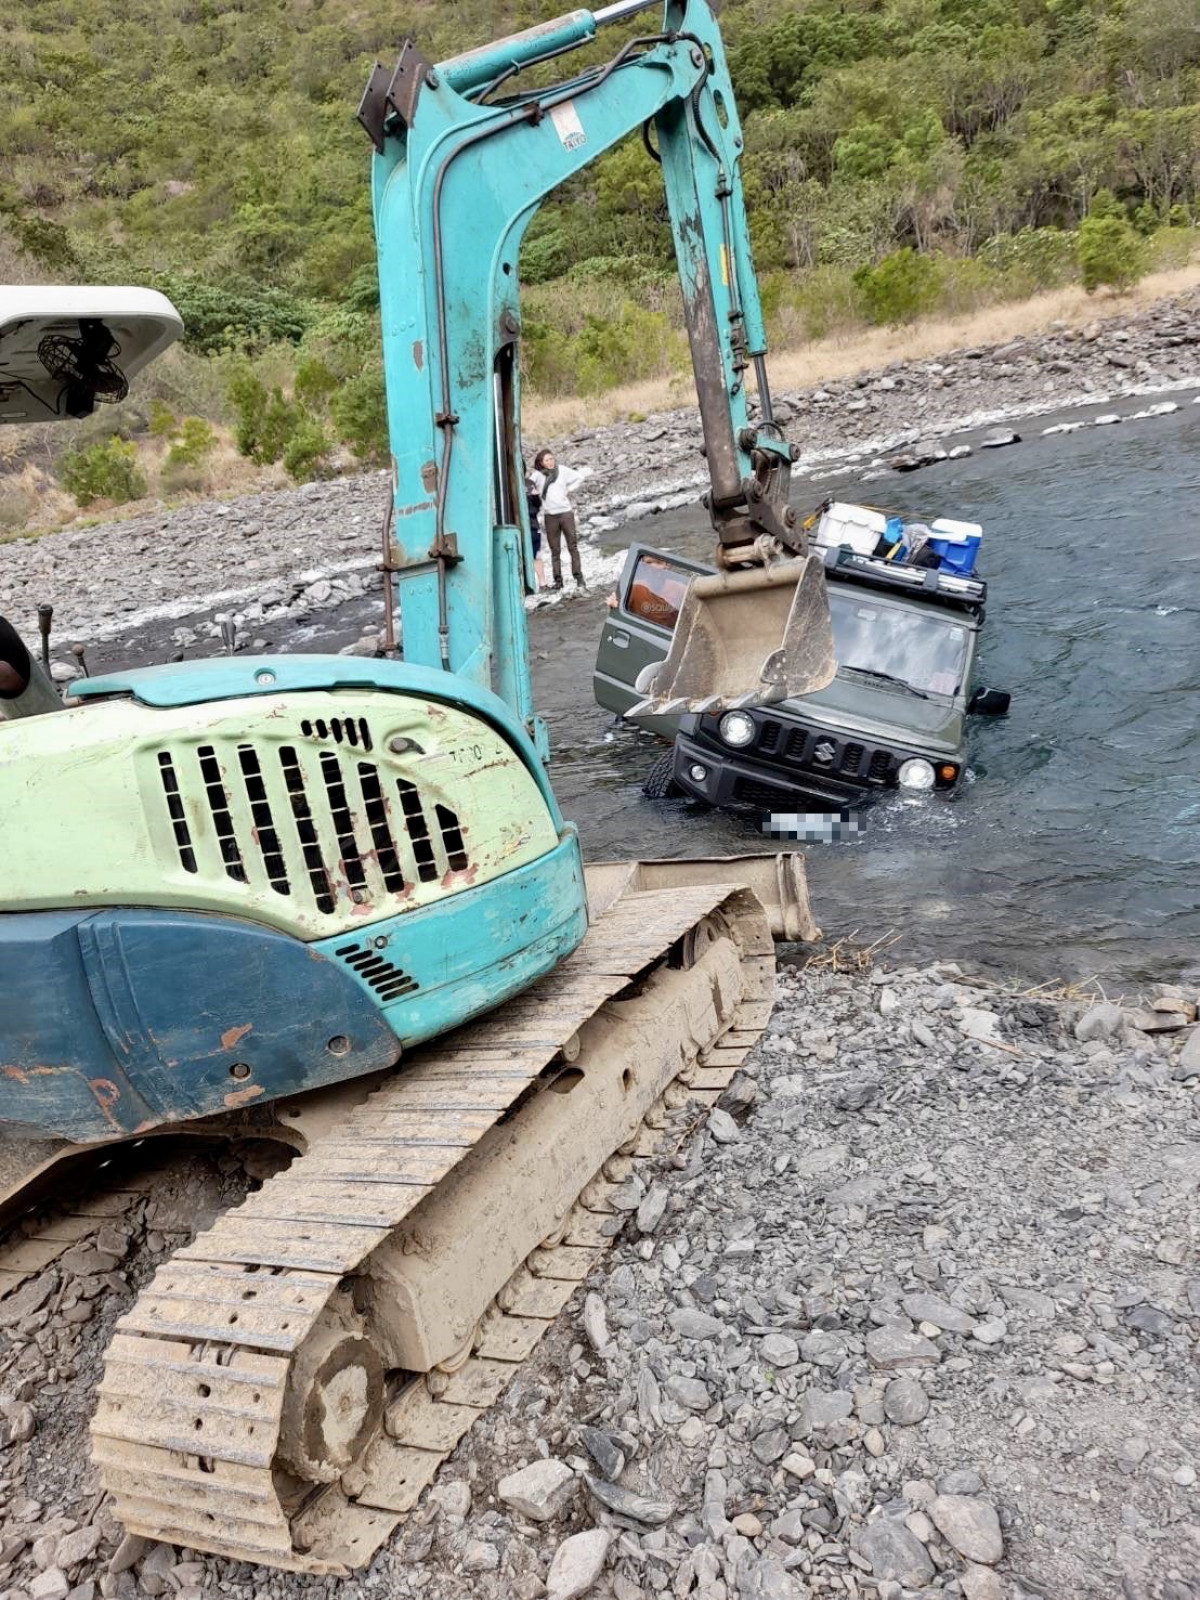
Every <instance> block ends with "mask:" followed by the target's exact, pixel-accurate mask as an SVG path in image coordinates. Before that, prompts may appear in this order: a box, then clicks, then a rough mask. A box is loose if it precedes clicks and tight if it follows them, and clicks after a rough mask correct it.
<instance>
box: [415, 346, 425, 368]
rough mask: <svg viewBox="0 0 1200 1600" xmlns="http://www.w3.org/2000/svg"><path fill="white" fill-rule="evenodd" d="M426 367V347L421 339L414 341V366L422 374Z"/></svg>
mask: <svg viewBox="0 0 1200 1600" xmlns="http://www.w3.org/2000/svg"><path fill="white" fill-rule="evenodd" d="M424 365H425V346H424V345H423V344H422V343H421V341H420V339H414V340H413V366H414V367H416V369H417V371H418V372H420V371H421V369H422V368H423V367H424Z"/></svg>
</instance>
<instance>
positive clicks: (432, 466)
mask: <svg viewBox="0 0 1200 1600" xmlns="http://www.w3.org/2000/svg"><path fill="white" fill-rule="evenodd" d="M437 483H438V469H437V462H436V461H433V460H430V461H426V462H425V463H424V465H423V466H422V467H421V487H422V489H424V491H425V493H426V494H436V493H437Z"/></svg>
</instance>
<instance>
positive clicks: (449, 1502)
mask: <svg viewBox="0 0 1200 1600" xmlns="http://www.w3.org/2000/svg"><path fill="white" fill-rule="evenodd" d="M428 1501H429V1504H430V1505H431V1506H436V1507H437V1508H438V1509H439V1510H440V1511H443V1512H444V1513H445V1514H446V1516H448V1517H460V1518H462V1517H466V1515H467V1513H468V1512H469V1511H470V1509H471V1486H470V1484H469V1483H466V1482H465V1481H464V1480H463V1479H462V1478H456V1479H454V1480H453V1481H452V1482H450V1483H435V1484H434V1486H433V1488H432V1489H430V1491H429V1496H428Z"/></svg>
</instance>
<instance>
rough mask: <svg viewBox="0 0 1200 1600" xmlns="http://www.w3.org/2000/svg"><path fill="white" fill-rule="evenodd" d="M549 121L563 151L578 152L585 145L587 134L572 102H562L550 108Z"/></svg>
mask: <svg viewBox="0 0 1200 1600" xmlns="http://www.w3.org/2000/svg"><path fill="white" fill-rule="evenodd" d="M550 121H551V122H552V123H553V124H554V131H555V133H557V135H558V139H559V143H560V144H561V145H562V147H563V149H564V150H578V149H579V148H580V147H581V146H582V145H585V144H586V143H587V134H586V133H585V132H584V131H583V123H582V122H580V120H579V113H578V111H576V109H575V102H574V100H564V101H563V103H562V105H560V106H551V107H550Z"/></svg>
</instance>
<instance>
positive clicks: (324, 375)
mask: <svg viewBox="0 0 1200 1600" xmlns="http://www.w3.org/2000/svg"><path fill="white" fill-rule="evenodd" d="M337 386H338V380H337V374H336V373H335V372H333V371H332V370H331V369H330V367H329V365H328V363H327V362H325V361H322V360H321V358H320V356H306V357H305V359H304V360H303V361H302V362H301V363H300V365H299V366H298V367H297V368H296V380H295V382H294V383H293V385H292V393H293V394H294V395H295V397H296V399H297V400H299V401H300V403H301V404H302V405H306V406H317V407H320V406H323V405H324V404H325V402H326V401H327V400H328V399H329V396H330V395H331V394H332V393H333V392H334V390H335V389H336V388H337Z"/></svg>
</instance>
